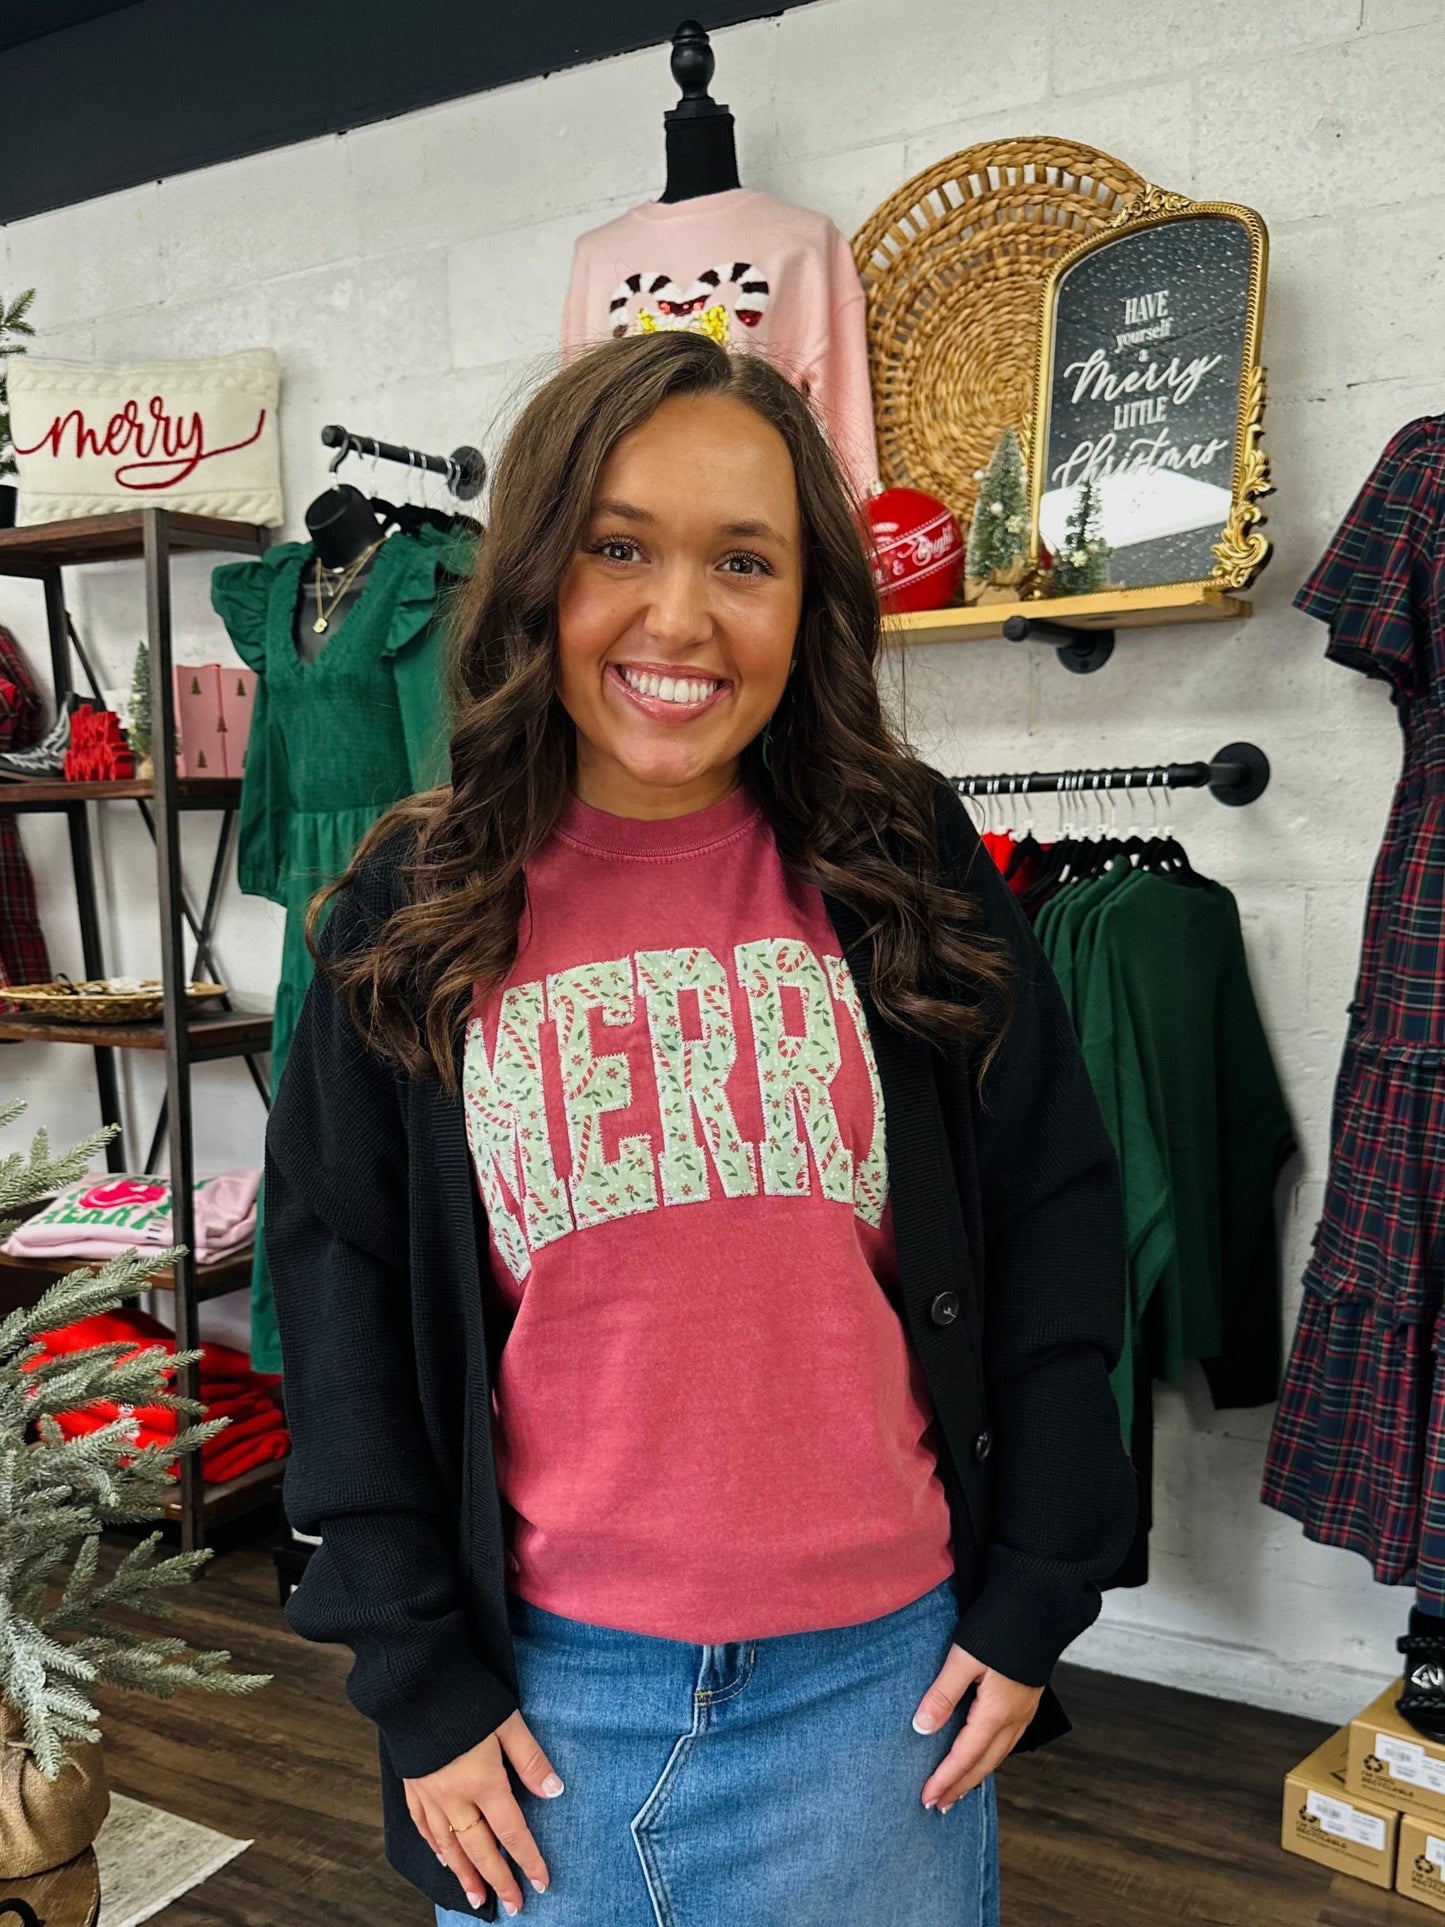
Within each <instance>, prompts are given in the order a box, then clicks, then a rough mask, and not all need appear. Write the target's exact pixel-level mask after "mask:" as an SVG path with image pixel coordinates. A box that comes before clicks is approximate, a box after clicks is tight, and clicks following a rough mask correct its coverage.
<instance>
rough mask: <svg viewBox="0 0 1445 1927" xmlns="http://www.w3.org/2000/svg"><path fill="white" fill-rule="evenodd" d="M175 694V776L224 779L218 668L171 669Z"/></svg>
mask: <svg viewBox="0 0 1445 1927" xmlns="http://www.w3.org/2000/svg"><path fill="white" fill-rule="evenodd" d="M171 673H172V675H173V677H174V678H175V691H176V774H177V775H178V776H203V777H204V776H224V775H225V774H226V732H225V731H224V730H223V729H222V727H221V665H220V664H219V663H218V662H202V663H190V662H178V663H173V664H172V665H171Z"/></svg>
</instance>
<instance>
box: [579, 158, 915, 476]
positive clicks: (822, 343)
mask: <svg viewBox="0 0 1445 1927" xmlns="http://www.w3.org/2000/svg"><path fill="white" fill-rule="evenodd" d="M668 328H693V329H698V330H700V331H701V332H703V333H706V334H710V335H711V336H712V337H713V339H714V340H716V341H720V342H722V343H723V345H724V346H725V347H730V348H741V349H753V350H755V351H756V352H758V353H760V354H765V355H767V357H768V359H769V360H770V361H772V362H773V363H774V364H775V365H776V366H777V367H779V368H780V369H781V370H782V371H783V373H784V374H785V375H787V376H788V378H789V379H790V380H791V381H792V382H793V383H794V384H795V385H796V386H797V387H799V388H801V389H803V390H804V391H805V392H806V393H807V394H808V395H809V396H810V397H811V399H812V401H813V403H814V405H815V407H816V408H817V411H818V414H819V415H820V416H821V418H822V421H823V424H824V426H825V428H826V429H827V431H828V435H829V438H830V440H831V441H832V443H833V446H834V448H835V450H836V451H837V453H838V455H839V457H840V459H841V461H842V464H843V468H844V471H845V473H846V474H847V476H848V479H849V481H850V483H851V485H852V487H853V490H854V492H855V493H856V494H857V495H858V496H859V497H860V498H861V497H862V496H863V495H865V494H866V493H867V490H868V487H869V484H870V483H871V482H873V481H874V480H876V478H877V475H878V449H877V444H876V442H875V439H874V434H873V398H872V393H871V391H870V388H869V384H868V336H867V327H866V316H865V297H864V294H863V287H862V283H861V282H860V281H859V279H858V271H857V269H856V268H855V267H854V265H853V254H852V250H851V249H850V248H849V246H848V243H847V241H846V240H845V238H844V237H843V235H842V234H841V233H839V231H838V229H837V228H836V227H835V226H834V225H833V223H832V222H831V221H830V220H829V219H828V217H827V215H826V214H818V213H815V212H814V211H813V210H812V209H811V208H805V207H794V206H793V205H792V204H791V202H788V201H779V200H775V199H774V198H773V196H772V195H771V194H760V193H758V192H756V191H755V190H754V189H752V188H746V187H735V188H730V189H728V190H727V191H726V192H725V193H722V194H705V195H701V196H699V197H698V198H697V199H695V200H690V201H667V202H664V201H644V202H643V203H642V205H641V206H640V207H634V208H630V209H629V210H628V212H627V213H626V214H622V215H619V216H618V218H617V219H616V220H615V221H608V222H607V223H606V225H605V226H603V227H599V228H593V229H592V230H591V232H590V233H587V234H583V235H580V236H579V237H578V240H577V244H576V248H575V250H574V253H573V258H572V280H571V285H570V287H569V288H568V291H567V302H566V306H565V308H564V310H563V316H562V359H563V362H564V363H565V362H568V361H570V360H571V359H572V358H573V356H575V355H576V354H577V352H578V350H579V349H581V348H584V347H587V346H589V345H590V344H591V343H593V342H595V341H605V340H608V339H610V338H611V337H613V336H615V335H626V334H645V333H651V332H652V331H654V330H657V329H668Z"/></svg>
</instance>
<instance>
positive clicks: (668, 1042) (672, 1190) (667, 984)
mask: <svg viewBox="0 0 1445 1927" xmlns="http://www.w3.org/2000/svg"><path fill="white" fill-rule="evenodd" d="M637 983H638V988H639V989H640V990H641V992H642V994H643V996H644V997H645V998H646V1000H647V1028H648V1032H649V1034H650V1035H651V1038H652V1063H653V1070H654V1072H655V1074H656V1077H657V1100H658V1106H659V1109H660V1110H661V1113H662V1139H663V1150H662V1156H661V1158H660V1159H659V1160H658V1162H659V1164H660V1165H661V1168H662V1196H663V1200H664V1202H665V1203H667V1204H694V1203H696V1202H697V1201H698V1200H699V1199H701V1198H707V1197H711V1195H712V1191H711V1187H710V1185H709V1182H708V1175H707V1158H706V1156H705V1155H704V1152H703V1147H702V1145H700V1144H699V1143H698V1141H697V1136H696V1134H695V1132H694V1131H693V1128H692V1112H693V1106H694V1105H695V1106H696V1107H697V1115H698V1121H699V1123H700V1124H701V1125H702V1132H703V1136H704V1138H705V1139H706V1140H707V1148H708V1150H709V1151H710V1152H711V1153H712V1161H713V1163H714V1164H715V1165H716V1167H717V1174H718V1177H719V1179H720V1180H721V1182H722V1188H723V1193H724V1195H725V1196H726V1197H729V1198H751V1197H754V1196H755V1195H756V1193H757V1188H758V1168H757V1154H756V1152H755V1151H754V1149H753V1147H752V1145H751V1144H748V1143H746V1142H745V1141H744V1139H743V1135H742V1133H741V1131H739V1129H738V1126H737V1120H736V1118H735V1117H734V1116H733V1110H732V1105H731V1104H730V1103H729V1102H728V1094H727V1081H728V1078H729V1077H730V1076H731V1074H732V1068H733V1065H734V1064H735V1063H736V1062H737V1055H738V1040H737V1033H736V1031H735V1030H734V1028H733V1013H732V1000H731V998H730V996H729V993H728V980H727V972H726V971H725V970H724V969H723V967H722V965H721V964H720V963H719V962H718V960H717V958H716V957H715V956H714V955H713V953H712V952H711V951H710V950H704V949H701V948H697V949H690V950H639V951H638V952H637ZM681 990H695V991H696V992H697V1007H698V1013H699V1015H700V1017H701V1019H702V1036H701V1037H684V1036H683V1034H682V1013H681V1012H680V1011H679V1009H678V992H679V991H681Z"/></svg>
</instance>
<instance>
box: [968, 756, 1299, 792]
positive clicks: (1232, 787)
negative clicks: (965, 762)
mask: <svg viewBox="0 0 1445 1927" xmlns="http://www.w3.org/2000/svg"><path fill="white" fill-rule="evenodd" d="M951 781H952V783H953V787H954V788H955V789H956V790H957V791H958V793H959V795H960V796H1038V795H1041V794H1042V795H1049V794H1053V793H1054V792H1056V791H1062V792H1064V793H1065V794H1066V795H1083V796H1093V795H1094V794H1096V793H1097V792H1098V791H1100V790H1158V789H1166V790H1202V789H1207V790H1208V791H1209V792H1210V794H1211V795H1212V796H1213V797H1215V798H1216V800H1217V801H1219V802H1221V803H1229V804H1232V805H1234V806H1238V805H1240V804H1243V803H1253V802H1254V801H1255V800H1256V799H1257V798H1258V797H1260V796H1262V795H1263V794H1264V792H1265V790H1266V788H1267V787H1268V785H1269V758H1268V757H1267V756H1266V755H1265V753H1264V751H1263V750H1262V749H1259V748H1257V747H1256V746H1255V745H1254V744H1253V743H1226V744H1225V746H1224V748H1223V749H1221V750H1217V751H1216V752H1215V754H1214V756H1213V757H1212V758H1211V759H1210V761H1209V762H1207V763H1152V764H1147V765H1140V764H1130V765H1129V766H1127V767H1125V768H1122V769H1066V770H1031V771H1029V772H1028V773H1027V774H1025V773H1024V772H1022V771H1020V772H1018V773H1016V774H1010V773H1008V772H1005V773H1002V774H1000V775H997V776H955V777H953V778H952V779H951Z"/></svg>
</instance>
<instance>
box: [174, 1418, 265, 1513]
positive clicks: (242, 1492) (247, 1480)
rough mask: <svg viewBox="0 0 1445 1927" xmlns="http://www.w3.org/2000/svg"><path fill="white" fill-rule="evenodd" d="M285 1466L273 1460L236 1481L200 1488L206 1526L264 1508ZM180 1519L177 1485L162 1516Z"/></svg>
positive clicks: (179, 1496)
mask: <svg viewBox="0 0 1445 1927" xmlns="http://www.w3.org/2000/svg"><path fill="white" fill-rule="evenodd" d="M221 1436H222V1437H224V1436H225V1434H224V1433H223V1434H222V1435H221ZM286 1465H287V1461H286V1460H285V1459H272V1460H270V1461H269V1462H268V1463H267V1464H266V1465H257V1466H253V1467H252V1468H251V1470H250V1471H249V1472H243V1473H242V1474H241V1476H240V1478H239V1479H227V1481H226V1482H225V1484H224V1485H207V1486H203V1487H202V1492H203V1493H204V1495H205V1497H204V1503H205V1511H206V1524H207V1525H208V1526H213V1525H219V1524H220V1523H221V1522H222V1520H223V1519H232V1518H235V1517H237V1516H238V1515H239V1514H240V1513H242V1512H250V1511H251V1510H252V1509H253V1508H254V1507H256V1506H258V1505H263V1504H264V1503H265V1501H266V1500H267V1499H269V1498H270V1497H271V1495H272V1493H273V1492H275V1491H276V1489H277V1488H278V1487H279V1486H280V1484H281V1481H282V1479H283V1478H284V1477H285V1476H286ZM180 1516H181V1495H180V1485H179V1482H177V1486H176V1496H175V1498H174V1499H171V1500H170V1501H169V1502H168V1503H167V1505H166V1509H165V1517H166V1518H167V1519H169V1520H172V1521H176V1522H178V1521H179V1519H180Z"/></svg>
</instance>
